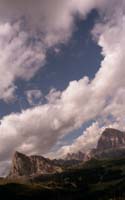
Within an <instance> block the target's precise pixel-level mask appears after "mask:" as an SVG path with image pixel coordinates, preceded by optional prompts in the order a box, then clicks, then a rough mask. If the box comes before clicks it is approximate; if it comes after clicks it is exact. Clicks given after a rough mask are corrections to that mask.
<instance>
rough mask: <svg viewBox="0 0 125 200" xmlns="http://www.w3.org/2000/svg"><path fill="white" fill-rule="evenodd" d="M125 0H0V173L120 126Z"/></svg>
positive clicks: (124, 125) (86, 145)
mask: <svg viewBox="0 0 125 200" xmlns="http://www.w3.org/2000/svg"><path fill="white" fill-rule="evenodd" d="M124 35H125V1H124V0H119V1H118V0H111V1H110V2H109V1H108V0H37V1H36V2H34V1H33V0H25V1H23V0H0V175H1V176H2V175H4V174H6V173H7V171H8V169H9V166H10V162H11V158H12V155H13V153H14V152H15V151H20V152H22V153H25V154H27V155H31V154H39V155H44V156H47V157H50V158H53V157H57V158H58V157H61V158H63V157H64V156H65V155H66V154H67V153H73V152H77V151H84V152H86V151H88V150H90V149H92V148H94V147H95V146H96V144H97V141H98V139H99V137H100V135H101V133H102V132H103V130H104V129H105V128H106V127H112V128H117V129H119V130H125V79H124V77H125V38H124Z"/></svg>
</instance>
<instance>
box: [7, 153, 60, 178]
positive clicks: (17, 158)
mask: <svg viewBox="0 0 125 200" xmlns="http://www.w3.org/2000/svg"><path fill="white" fill-rule="evenodd" d="M61 171H62V169H61V167H59V166H57V165H54V164H53V162H52V161H51V160H49V159H47V158H44V157H42V156H30V157H28V156H26V155H24V154H22V153H19V152H16V153H15V154H14V156H13V160H12V166H11V170H10V173H9V176H8V177H13V178H14V177H25V176H26V177H29V176H36V175H42V174H50V173H51V174H53V173H57V172H61Z"/></svg>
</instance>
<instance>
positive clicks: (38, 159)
mask: <svg viewBox="0 0 125 200" xmlns="http://www.w3.org/2000/svg"><path fill="white" fill-rule="evenodd" d="M124 156H125V132H121V131H119V130H116V129H111V128H107V129H105V130H104V132H103V133H102V135H101V137H100V139H99V141H98V144H97V147H96V149H92V150H90V151H89V152H87V153H83V152H80V151H79V152H76V153H73V154H68V155H67V156H66V158H65V160H63V159H62V160H50V159H48V158H44V157H42V156H35V155H34V156H26V155H24V154H22V153H19V152H15V154H14V156H13V160H12V166H11V170H10V173H9V176H8V177H10V178H11V177H12V178H14V177H30V176H39V175H42V174H54V173H59V172H62V171H63V169H65V168H66V167H69V166H75V167H76V166H77V165H79V164H80V162H81V164H83V163H84V162H86V161H88V160H90V159H91V158H96V159H107V158H109V159H112V158H119V157H124Z"/></svg>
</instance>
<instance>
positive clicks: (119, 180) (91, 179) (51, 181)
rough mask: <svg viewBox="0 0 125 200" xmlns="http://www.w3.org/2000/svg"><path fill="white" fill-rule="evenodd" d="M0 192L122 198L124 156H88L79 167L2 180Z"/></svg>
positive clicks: (64, 199) (79, 199)
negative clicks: (14, 180)
mask: <svg viewBox="0 0 125 200" xmlns="http://www.w3.org/2000/svg"><path fill="white" fill-rule="evenodd" d="M34 181H35V182H34ZM0 195H4V197H5V198H6V197H9V198H12V199H23V200H25V199H26V200H29V199H30V200H32V199H34V200H39V199H49V200H70V199H71V200H89V199H92V200H94V199H95V200H109V199H113V200H124V199H125V159H119V160H109V161H108V160H104V161H97V160H91V161H89V162H87V163H86V164H85V165H84V166H82V167H81V168H79V169H69V170H68V171H65V172H63V173H60V174H55V175H46V176H41V177H36V178H35V179H34V180H30V183H28V184H21V183H20V184H19V183H7V182H5V181H4V184H2V185H1V186H0Z"/></svg>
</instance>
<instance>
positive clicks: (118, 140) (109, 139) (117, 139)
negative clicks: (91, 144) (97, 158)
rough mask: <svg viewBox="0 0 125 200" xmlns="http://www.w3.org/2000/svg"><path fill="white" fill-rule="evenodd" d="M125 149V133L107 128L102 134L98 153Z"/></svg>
mask: <svg viewBox="0 0 125 200" xmlns="http://www.w3.org/2000/svg"><path fill="white" fill-rule="evenodd" d="M121 147H125V133H124V132H121V131H119V130H116V129H112V128H107V129H105V131H104V132H103V133H102V136H101V137H100V139H99V141H98V145H97V149H96V150H97V151H99V152H102V151H105V150H109V149H118V148H121Z"/></svg>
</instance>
